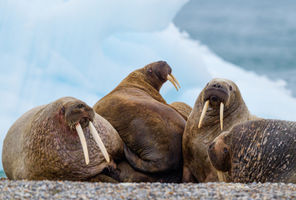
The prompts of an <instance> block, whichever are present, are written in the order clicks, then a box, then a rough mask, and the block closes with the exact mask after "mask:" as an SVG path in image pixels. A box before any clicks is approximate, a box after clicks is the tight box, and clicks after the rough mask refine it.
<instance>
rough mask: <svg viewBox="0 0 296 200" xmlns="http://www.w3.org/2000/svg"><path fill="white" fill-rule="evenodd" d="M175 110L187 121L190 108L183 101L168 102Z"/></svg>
mask: <svg viewBox="0 0 296 200" xmlns="http://www.w3.org/2000/svg"><path fill="white" fill-rule="evenodd" d="M170 105H171V106H172V107H173V108H174V109H175V110H177V111H178V112H179V113H180V114H181V115H182V116H183V118H184V119H185V120H186V121H187V119H188V117H189V115H190V113H191V111H192V108H191V107H190V106H189V105H188V104H186V103H184V102H179V101H177V102H173V103H171V104H170Z"/></svg>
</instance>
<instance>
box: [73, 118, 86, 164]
mask: <svg viewBox="0 0 296 200" xmlns="http://www.w3.org/2000/svg"><path fill="white" fill-rule="evenodd" d="M75 128H76V131H77V133H78V136H79V139H80V142H81V145H82V150H83V154H84V159H85V163H86V164H87V165H88V163H89V156H88V150H87V144H86V140H85V137H84V133H83V130H82V128H81V125H80V123H77V125H76V126H75Z"/></svg>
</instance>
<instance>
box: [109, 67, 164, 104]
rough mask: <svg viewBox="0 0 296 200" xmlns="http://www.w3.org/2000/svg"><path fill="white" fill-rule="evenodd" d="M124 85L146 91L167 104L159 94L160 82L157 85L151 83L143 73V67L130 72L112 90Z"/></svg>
mask: <svg viewBox="0 0 296 200" xmlns="http://www.w3.org/2000/svg"><path fill="white" fill-rule="evenodd" d="M157 85H159V84H157ZM126 86H129V87H134V88H138V89H140V90H143V91H145V92H147V93H148V94H149V95H150V96H151V97H153V98H154V99H155V100H157V101H159V102H162V103H165V104H167V102H166V101H165V100H164V99H163V97H162V96H161V95H160V94H159V89H160V88H161V86H162V84H161V85H159V86H155V84H152V83H151V80H149V79H148V78H147V76H146V75H145V74H144V71H143V69H140V70H137V71H134V72H132V73H130V74H129V75H128V76H127V77H126V78H125V79H123V81H122V82H121V83H119V85H118V86H117V87H116V88H115V89H114V91H115V90H117V89H119V88H125V87H126Z"/></svg>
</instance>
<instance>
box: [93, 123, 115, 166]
mask: <svg viewBox="0 0 296 200" xmlns="http://www.w3.org/2000/svg"><path fill="white" fill-rule="evenodd" d="M88 126H89V130H90V133H91V134H92V136H93V138H94V139H95V141H96V143H97V145H98V147H99V148H100V150H101V152H102V153H103V156H104V157H105V159H106V161H107V162H108V163H109V162H110V157H109V154H108V152H107V149H106V147H105V145H104V143H103V141H102V139H101V137H100V135H99V133H98V132H97V130H96V128H95V127H94V125H93V123H92V122H91V121H90V122H89V125H88Z"/></svg>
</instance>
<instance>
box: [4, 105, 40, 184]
mask: <svg viewBox="0 0 296 200" xmlns="http://www.w3.org/2000/svg"><path fill="white" fill-rule="evenodd" d="M43 107H44V106H39V107H36V108H33V109H31V110H29V111H28V112H26V113H25V114H23V115H22V116H21V117H20V118H19V119H18V120H17V121H16V122H14V124H13V125H12V126H11V128H10V129H9V130H8V132H7V134H6V137H5V139H4V142H3V150H2V164H3V169H4V172H5V174H6V176H7V177H8V178H9V179H24V178H26V177H27V176H26V174H27V169H26V168H25V166H26V165H25V163H24V162H25V160H26V155H27V152H26V151H24V143H25V142H26V132H28V131H30V128H31V124H32V121H33V119H34V116H35V114H36V113H37V112H38V111H39V110H41V109H42V108H43Z"/></svg>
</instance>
